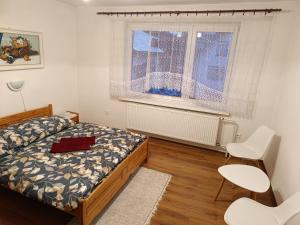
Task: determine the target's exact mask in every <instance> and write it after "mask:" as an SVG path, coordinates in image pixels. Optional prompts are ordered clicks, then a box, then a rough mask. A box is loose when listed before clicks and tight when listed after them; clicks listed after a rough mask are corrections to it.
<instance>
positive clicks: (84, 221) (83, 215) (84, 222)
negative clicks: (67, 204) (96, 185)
mask: <svg viewBox="0 0 300 225" xmlns="http://www.w3.org/2000/svg"><path fill="white" fill-rule="evenodd" d="M80 211H81V215H80V221H81V224H80V225H88V222H87V217H86V204H85V201H83V202H82V203H81V210H80Z"/></svg>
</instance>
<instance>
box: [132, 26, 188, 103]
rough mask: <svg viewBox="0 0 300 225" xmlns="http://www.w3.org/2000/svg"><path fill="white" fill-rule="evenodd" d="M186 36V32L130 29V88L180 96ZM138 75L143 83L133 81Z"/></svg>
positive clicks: (137, 78)
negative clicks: (131, 30)
mask: <svg viewBox="0 0 300 225" xmlns="http://www.w3.org/2000/svg"><path fill="white" fill-rule="evenodd" d="M187 36H188V34H187V32H168V31H145V30H136V31H133V32H132V40H133V41H132V65H131V79H132V81H133V82H132V83H133V85H132V86H131V89H132V90H133V91H137V92H144V93H149V94H159V95H167V96H177V97H180V96H181V86H182V76H183V71H184V63H185V61H184V60H185V54H186V44H187ZM139 79H140V80H141V79H144V80H145V82H143V85H136V83H139V84H140V83H141V82H138V80H139ZM135 81H136V82H135Z"/></svg>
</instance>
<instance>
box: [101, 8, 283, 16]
mask: <svg viewBox="0 0 300 225" xmlns="http://www.w3.org/2000/svg"><path fill="white" fill-rule="evenodd" d="M281 11H282V9H272V8H271V9H231V10H199V11H198V10H185V11H136V12H97V15H105V16H113V15H117V16H119V15H123V16H126V15H130V16H133V15H135V16H138V15H144V16H146V15H157V14H159V15H163V14H169V15H170V16H171V15H172V14H173V15H177V16H178V15H180V14H187V15H188V14H195V15H197V14H207V15H208V14H219V16H220V15H221V14H232V15H234V14H235V13H242V14H243V15H245V13H253V15H255V14H256V13H265V15H266V14H270V13H272V12H281Z"/></svg>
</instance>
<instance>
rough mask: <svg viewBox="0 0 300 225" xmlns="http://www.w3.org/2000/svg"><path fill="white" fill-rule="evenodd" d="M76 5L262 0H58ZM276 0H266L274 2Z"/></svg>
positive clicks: (250, 0)
mask: <svg viewBox="0 0 300 225" xmlns="http://www.w3.org/2000/svg"><path fill="white" fill-rule="evenodd" d="M58 1H61V2H65V3H68V4H71V5H75V6H84V5H94V6H129V5H168V4H197V3H198V4H199V3H226V2H261V0H58ZM272 1H276V0H264V2H272Z"/></svg>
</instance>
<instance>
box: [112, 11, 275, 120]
mask: <svg viewBox="0 0 300 225" xmlns="http://www.w3.org/2000/svg"><path fill="white" fill-rule="evenodd" d="M272 20H273V17H272V16H258V15H257V16H253V15H252V16H225V15H222V16H220V17H204V16H197V17H196V16H194V17H193V16H139V17H135V18H125V17H123V18H118V19H113V21H112V24H113V31H112V40H113V42H112V43H113V45H112V46H111V49H112V51H111V66H110V80H111V96H112V97H116V98H120V97H121V98H122V97H123V98H124V97H125V98H143V99H152V100H153V99H159V100H160V102H161V101H164V100H165V101H168V102H174V104H176V103H179V102H180V104H184V103H186V104H189V105H194V106H195V107H197V106H199V107H201V108H203V107H206V108H208V109H213V110H217V111H222V112H227V113H230V114H231V115H232V116H236V117H240V118H247V119H249V118H251V116H252V113H253V109H254V106H255V99H256V92H257V87H258V83H259V78H260V74H261V71H262V67H263V64H264V60H265V53H266V50H267V46H268V42H269V39H270V30H271V25H272Z"/></svg>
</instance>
